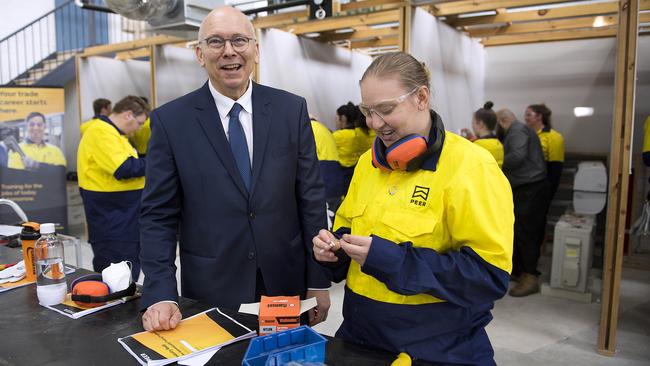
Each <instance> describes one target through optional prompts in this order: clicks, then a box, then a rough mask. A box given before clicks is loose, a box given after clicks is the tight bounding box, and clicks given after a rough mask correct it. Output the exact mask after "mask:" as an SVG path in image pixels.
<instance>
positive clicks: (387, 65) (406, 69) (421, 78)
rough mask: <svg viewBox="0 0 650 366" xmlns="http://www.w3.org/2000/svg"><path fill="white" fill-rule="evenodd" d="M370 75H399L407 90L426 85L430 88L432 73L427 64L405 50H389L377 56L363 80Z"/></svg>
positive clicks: (385, 76) (364, 74) (380, 76)
mask: <svg viewBox="0 0 650 366" xmlns="http://www.w3.org/2000/svg"><path fill="white" fill-rule="evenodd" d="M369 76H374V77H378V78H387V77H397V79H398V80H399V81H400V83H401V84H402V86H404V88H405V89H406V90H413V89H415V88H419V87H421V86H423V85H426V86H427V87H428V88H429V89H430V88H431V86H430V81H431V75H430V73H429V70H428V69H427V67H426V65H425V64H424V63H423V62H420V61H418V60H416V59H415V57H413V56H411V55H409V54H408V53H404V52H389V53H384V54H382V55H380V56H379V57H377V58H375V59H374V60H373V61H372V63H371V64H370V66H368V68H367V69H366V72H364V73H363V77H362V78H361V81H363V80H364V79H366V78H367V77H369Z"/></svg>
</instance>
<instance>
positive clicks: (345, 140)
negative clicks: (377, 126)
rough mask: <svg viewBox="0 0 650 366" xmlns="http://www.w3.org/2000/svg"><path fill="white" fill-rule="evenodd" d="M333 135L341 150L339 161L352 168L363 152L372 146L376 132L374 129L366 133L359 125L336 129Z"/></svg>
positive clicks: (342, 164) (345, 166)
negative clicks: (352, 127)
mask: <svg viewBox="0 0 650 366" xmlns="http://www.w3.org/2000/svg"><path fill="white" fill-rule="evenodd" d="M332 136H333V137H334V141H335V142H336V147H337V149H338V152H339V163H340V164H341V166H343V167H344V168H350V167H353V166H354V165H355V164H356V163H357V161H358V160H359V157H360V156H361V154H363V153H364V152H366V151H368V149H370V148H371V147H372V142H373V141H374V140H375V136H376V134H375V131H373V130H369V131H368V133H367V134H366V133H365V132H364V131H363V129H361V127H357V128H354V129H351V128H345V129H341V130H337V131H334V132H333V133H332Z"/></svg>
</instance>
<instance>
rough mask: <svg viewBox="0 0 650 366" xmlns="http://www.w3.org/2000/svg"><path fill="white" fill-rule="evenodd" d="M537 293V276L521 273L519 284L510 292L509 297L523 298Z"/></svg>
mask: <svg viewBox="0 0 650 366" xmlns="http://www.w3.org/2000/svg"><path fill="white" fill-rule="evenodd" d="M537 292H539V281H538V280H537V276H535V275H532V274H530V273H522V274H521V275H520V276H519V282H518V283H517V285H516V286H515V287H513V288H512V290H510V296H513V297H524V296H528V295H532V294H534V293H537Z"/></svg>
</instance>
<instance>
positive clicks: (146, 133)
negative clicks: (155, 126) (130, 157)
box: [130, 118, 151, 156]
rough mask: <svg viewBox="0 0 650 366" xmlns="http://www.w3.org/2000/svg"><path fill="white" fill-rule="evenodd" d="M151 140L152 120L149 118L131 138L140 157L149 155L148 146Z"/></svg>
mask: <svg viewBox="0 0 650 366" xmlns="http://www.w3.org/2000/svg"><path fill="white" fill-rule="evenodd" d="M150 138H151V120H150V119H149V118H147V120H146V121H144V124H143V125H142V127H140V128H139V129H138V130H137V131H135V133H134V134H133V136H131V138H130V140H131V144H132V145H133V146H134V147H135V149H136V151H137V152H138V154H139V155H140V156H142V155H146V154H147V145H148V144H149V139H150Z"/></svg>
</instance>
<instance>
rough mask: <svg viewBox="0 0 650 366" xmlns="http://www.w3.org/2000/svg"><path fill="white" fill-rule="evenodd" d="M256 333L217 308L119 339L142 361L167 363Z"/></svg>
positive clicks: (142, 362)
mask: <svg viewBox="0 0 650 366" xmlns="http://www.w3.org/2000/svg"><path fill="white" fill-rule="evenodd" d="M255 335H256V333H255V331H254V330H250V329H248V328H247V327H245V326H244V325H242V324H240V323H239V322H237V321H236V320H234V319H233V318H231V317H229V316H228V315H226V314H224V313H222V312H221V311H220V310H219V309H217V308H212V309H210V310H207V311H204V312H202V313H199V314H197V315H194V316H192V317H189V318H187V319H183V320H182V321H181V322H180V324H178V326H177V327H176V328H174V329H172V330H163V331H152V332H140V333H136V334H133V335H130V336H128V337H124V338H119V339H118V340H117V341H118V342H120V344H121V345H122V346H123V347H124V348H125V349H126V350H127V351H128V352H129V353H130V354H131V355H132V356H133V357H135V359H136V360H138V362H140V364H142V365H166V364H169V363H172V362H176V361H179V360H183V359H185V358H188V357H193V356H196V355H199V354H202V353H205V352H209V351H212V350H215V349H219V348H221V347H223V346H225V345H228V344H231V343H234V342H237V341H240V340H243V339H247V338H252V337H254V336H255Z"/></svg>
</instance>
